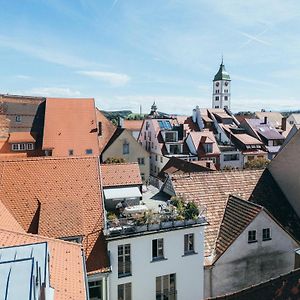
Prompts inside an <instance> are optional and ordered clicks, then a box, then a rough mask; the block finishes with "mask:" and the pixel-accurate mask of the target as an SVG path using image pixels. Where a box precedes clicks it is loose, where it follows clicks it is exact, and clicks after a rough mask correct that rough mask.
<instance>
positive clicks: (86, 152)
mask: <svg viewBox="0 0 300 300" xmlns="http://www.w3.org/2000/svg"><path fill="white" fill-rule="evenodd" d="M85 154H86V155H92V154H93V149H85Z"/></svg>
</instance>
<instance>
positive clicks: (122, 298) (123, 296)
mask: <svg viewBox="0 0 300 300" xmlns="http://www.w3.org/2000/svg"><path fill="white" fill-rule="evenodd" d="M128 292H129V294H128ZM131 299H132V285H131V282H126V283H122V284H118V300H131Z"/></svg>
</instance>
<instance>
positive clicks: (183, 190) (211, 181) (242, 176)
mask: <svg viewBox="0 0 300 300" xmlns="http://www.w3.org/2000/svg"><path fill="white" fill-rule="evenodd" d="M172 182H173V186H174V190H175V193H176V195H179V196H183V197H184V199H186V200H187V201H195V202H196V203H197V204H198V205H199V206H200V207H201V208H202V209H204V210H206V219H207V221H208V222H209V226H206V228H205V256H210V255H212V254H213V253H214V249H215V244H216V241H217V237H218V232H219V228H220V225H221V221H222V219H223V216H224V212H225V207H226V204H227V200H228V197H229V195H232V194H233V195H236V196H238V197H240V198H242V199H246V200H249V201H251V202H253V203H256V204H259V205H261V206H263V207H265V208H266V209H267V210H268V211H269V212H270V213H271V214H272V215H273V216H274V218H275V219H276V220H277V221H278V222H279V223H280V224H281V225H282V226H283V227H284V228H285V229H286V230H288V231H289V233H291V234H292V235H293V236H295V237H296V238H297V239H298V240H300V219H299V217H298V216H297V214H296V213H295V211H294V210H293V208H292V207H291V205H290V204H289V202H288V200H287V199H286V197H285V196H284V195H283V193H282V191H281V190H280V188H279V187H278V185H277V183H276V182H275V180H274V179H273V177H272V175H271V174H270V172H269V171H268V170H241V171H229V172H222V171H217V172H202V173H192V174H190V175H173V176H172Z"/></svg>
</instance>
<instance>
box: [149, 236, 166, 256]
mask: <svg viewBox="0 0 300 300" xmlns="http://www.w3.org/2000/svg"><path fill="white" fill-rule="evenodd" d="M152 259H153V260H160V259H164V240H163V239H156V240H152Z"/></svg>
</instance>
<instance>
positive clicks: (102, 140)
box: [96, 108, 116, 153]
mask: <svg viewBox="0 0 300 300" xmlns="http://www.w3.org/2000/svg"><path fill="white" fill-rule="evenodd" d="M96 118H97V122H98V124H99V122H100V123H101V132H99V135H98V144H99V152H100V153H102V151H103V149H104V148H105V146H106V145H107V143H108V142H109V140H110V139H111V137H112V136H113V134H114V132H115V130H116V126H114V124H113V123H112V122H110V121H109V120H108V119H107V118H106V117H105V116H104V114H103V113H102V112H101V111H100V110H99V109H98V108H96Z"/></svg>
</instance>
